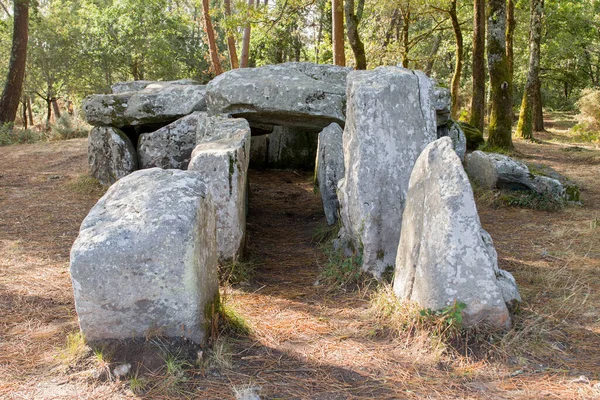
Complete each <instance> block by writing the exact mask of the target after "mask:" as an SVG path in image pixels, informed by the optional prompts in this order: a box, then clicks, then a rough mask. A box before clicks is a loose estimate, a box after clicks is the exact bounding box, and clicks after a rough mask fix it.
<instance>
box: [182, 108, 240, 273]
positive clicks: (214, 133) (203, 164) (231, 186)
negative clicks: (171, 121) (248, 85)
mask: <svg viewBox="0 0 600 400" xmlns="http://www.w3.org/2000/svg"><path fill="white" fill-rule="evenodd" d="M209 119H212V122H211V123H210V124H208V125H207V126H208V128H207V131H206V132H204V134H203V135H204V136H202V137H204V138H206V137H210V138H211V141H207V142H201V143H200V144H198V146H196V148H195V149H194V152H193V153H192V161H191V162H190V165H189V166H188V170H189V171H195V172H197V173H199V175H201V176H202V177H203V178H204V179H205V180H206V182H207V185H208V191H209V193H210V194H211V197H212V198H213V200H214V202H215V211H216V220H217V222H216V223H217V242H218V255H219V260H220V261H221V262H227V261H230V260H236V259H238V258H239V256H240V255H241V253H242V251H243V248H244V244H245V237H246V198H247V183H248V164H249V161H250V126H249V125H248V122H247V121H246V120H244V119H240V118H237V119H226V118H221V117H218V118H214V117H209ZM219 137H220V139H218V138H219Z"/></svg>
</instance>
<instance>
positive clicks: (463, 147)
mask: <svg viewBox="0 0 600 400" xmlns="http://www.w3.org/2000/svg"><path fill="white" fill-rule="evenodd" d="M437 136H438V139H439V138H441V137H444V136H448V137H450V139H452V144H453V146H454V151H456V155H457V156H458V158H460V160H461V161H464V160H465V154H466V153H467V138H466V137H465V133H464V132H463V130H462V129H461V127H460V124H458V123H457V122H456V121H453V120H448V121H447V122H446V124H445V125H442V126H438V127H437Z"/></svg>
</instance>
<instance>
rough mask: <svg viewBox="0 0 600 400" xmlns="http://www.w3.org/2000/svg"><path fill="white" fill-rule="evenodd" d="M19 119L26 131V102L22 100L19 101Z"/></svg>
mask: <svg viewBox="0 0 600 400" xmlns="http://www.w3.org/2000/svg"><path fill="white" fill-rule="evenodd" d="M21 112H22V114H21V117H22V118H23V128H25V129H27V100H26V99H22V101H21Z"/></svg>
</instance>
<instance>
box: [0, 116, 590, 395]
mask: <svg viewBox="0 0 600 400" xmlns="http://www.w3.org/2000/svg"><path fill="white" fill-rule="evenodd" d="M560 129H562V128H561V127H560V126H559V128H555V129H554V130H553V131H552V132H551V133H548V134H540V135H538V138H539V139H542V140H543V142H542V143H526V142H522V141H516V148H517V151H518V153H517V156H518V157H519V158H521V159H524V160H525V161H532V162H539V163H543V164H546V165H549V166H551V167H553V168H554V169H556V170H557V171H559V172H561V173H563V174H565V175H567V176H568V177H570V178H571V179H573V180H574V181H575V182H576V183H577V184H578V185H579V187H580V188H581V196H582V205H571V206H568V207H566V208H564V209H562V210H559V211H556V212H548V211H538V210H530V209H524V208H514V207H500V208H495V207H493V206H491V205H490V204H488V202H480V203H479V204H478V207H479V212H480V216H481V221H482V224H483V226H484V228H485V229H486V230H488V232H490V234H491V236H492V237H493V239H494V242H495V245H496V248H497V250H498V256H499V264H500V267H501V268H503V269H506V270H508V271H510V272H511V273H513V274H514V276H515V278H516V280H517V282H518V284H519V287H520V290H521V294H522V296H523V303H522V305H521V308H520V311H519V313H518V314H517V315H516V316H515V317H514V328H513V329H512V330H511V331H509V332H508V333H507V334H506V335H504V336H503V337H497V336H485V337H486V338H487V340H485V342H486V343H483V344H482V343H481V339H477V340H479V342H477V340H475V341H473V337H471V338H469V337H466V336H465V337H464V339H465V340H467V341H468V343H467V344H468V346H466V347H465V346H460V345H456V346H453V345H450V344H448V343H446V344H445V343H440V342H437V341H436V340H435V338H432V337H431V336H422V335H419V334H415V333H414V332H413V334H406V333H403V332H394V331H392V330H390V329H386V326H385V325H386V324H385V319H382V318H381V317H380V315H379V314H378V312H377V310H376V309H375V306H374V305H373V302H372V301H371V298H372V297H376V295H377V293H378V289H377V288H375V285H370V286H364V287H362V289H360V290H354V291H344V290H341V289H337V290H331V287H327V286H325V285H322V284H321V285H319V284H316V282H317V280H318V278H319V273H320V271H321V270H322V269H323V268H324V266H325V264H326V263H327V258H326V256H325V255H324V253H323V252H322V251H321V250H320V249H319V246H318V245H316V244H315V243H313V241H312V238H313V235H314V234H315V232H316V231H317V230H319V229H321V228H322V227H323V225H324V216H323V212H322V209H321V204H320V199H319V197H318V196H316V195H315V194H314V193H313V188H312V181H311V178H312V177H311V174H307V173H298V172H294V171H252V172H251V174H250V189H251V194H250V210H249V215H248V257H249V259H250V260H251V261H252V263H253V264H254V265H255V266H256V273H255V275H254V277H253V278H252V279H250V281H249V282H247V283H243V284H240V285H235V286H233V287H231V286H227V287H223V288H222V293H223V295H224V296H225V301H226V303H227V305H228V307H230V308H231V309H235V310H236V313H237V314H238V315H239V316H240V318H241V319H243V320H244V321H245V323H246V324H247V325H248V326H249V327H250V331H249V333H247V334H240V335H237V336H236V335H232V334H229V335H223V336H221V337H220V338H219V339H218V340H217V341H216V343H214V344H213V346H212V349H206V350H205V351H204V355H203V358H204V361H202V362H200V363H199V364H196V365H187V364H185V363H184V362H183V361H181V362H180V363H179V364H173V363H172V362H171V363H170V365H167V366H166V367H165V368H163V369H161V370H156V371H154V372H152V373H145V372H144V371H143V369H139V370H138V369H137V368H136V366H134V370H135V371H136V372H137V373H136V374H134V375H133V376H131V377H128V378H124V379H121V380H119V379H116V380H114V379H107V374H104V375H103V374H102V373H98V370H99V369H100V370H106V369H107V368H111V367H114V365H111V364H110V360H109V359H107V356H105V355H102V354H100V353H94V352H92V351H90V350H89V349H87V348H86V347H85V346H83V345H82V344H81V343H80V336H79V335H78V334H77V332H78V325H77V316H76V313H75V307H74V302H73V294H72V288H71V281H70V277H69V250H70V247H71V245H72V243H73V241H74V239H75V238H76V236H77V234H78V230H79V225H80V223H81V221H82V220H83V218H84V217H85V215H86V214H87V212H88V211H89V209H90V208H91V207H92V206H93V205H94V203H95V201H96V200H97V199H98V198H99V197H100V196H101V195H102V192H103V191H102V190H101V189H100V188H97V187H95V186H94V185H91V184H89V182H88V181H86V179H85V174H86V172H87V165H86V140H85V139H74V140H68V141H62V142H52V143H38V144H31V145H16V146H8V147H0V398H9V399H30V398H35V399H75V398H77V399H112V398H179V397H185V398H200V399H227V398H234V397H235V393H236V390H237V391H238V392H241V391H243V390H244V389H245V388H254V389H256V390H257V391H258V392H259V394H260V396H261V398H264V399H366V398H377V399H404V398H406V399H412V398H415V399H416V398H419V399H422V398H428V399H451V398H456V399H531V398H560V399H584V398H585V399H589V398H600V384H599V383H598V382H599V381H600V351H598V349H600V336H599V334H600V311H599V309H598V304H600V276H599V274H598V271H599V270H600V151H597V150H595V149H593V148H588V147H585V146H584V145H581V144H579V145H575V144H573V143H569V144H564V143H562V142H564V141H560V140H558V141H557V140H553V139H554V138H555V137H556V136H560V135H563V134H566V133H561V131H560ZM78 338H79V339H78ZM171 361H173V360H171ZM178 362H179V361H178ZM100 372H102V371H100Z"/></svg>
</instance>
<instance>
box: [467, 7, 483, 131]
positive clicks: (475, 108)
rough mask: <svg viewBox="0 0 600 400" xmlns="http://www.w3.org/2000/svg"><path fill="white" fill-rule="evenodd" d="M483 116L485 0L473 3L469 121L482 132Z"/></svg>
mask: <svg viewBox="0 0 600 400" xmlns="http://www.w3.org/2000/svg"><path fill="white" fill-rule="evenodd" d="M484 117H485V0H475V1H474V3H473V93H472V97H471V118H470V120H469V123H470V124H471V125H473V126H474V127H476V128H477V129H479V130H480V131H481V132H483V121H484Z"/></svg>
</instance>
